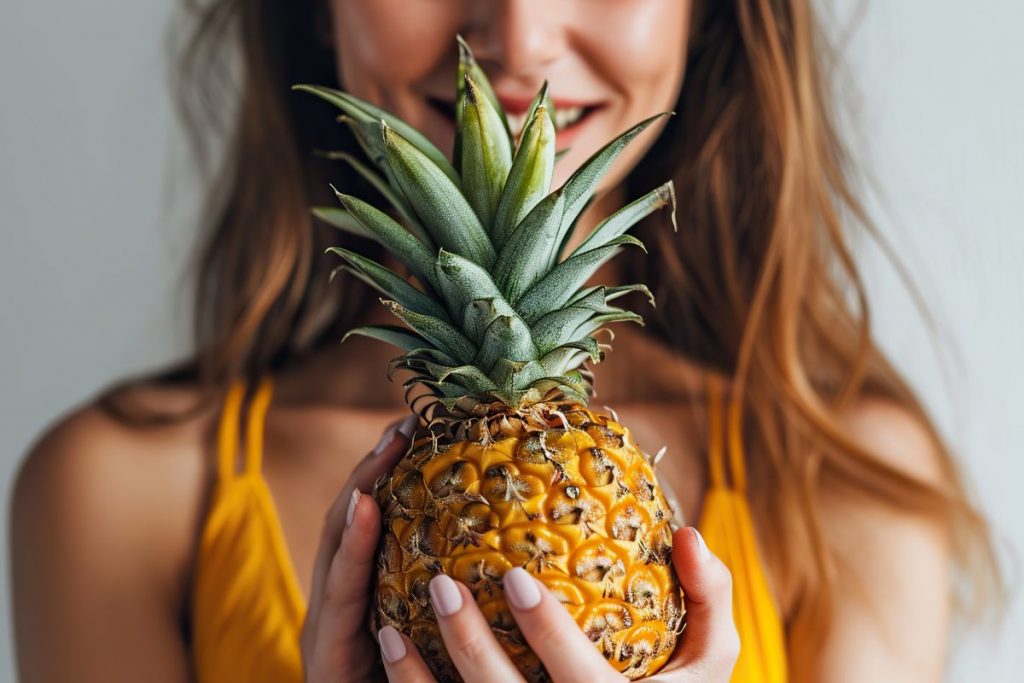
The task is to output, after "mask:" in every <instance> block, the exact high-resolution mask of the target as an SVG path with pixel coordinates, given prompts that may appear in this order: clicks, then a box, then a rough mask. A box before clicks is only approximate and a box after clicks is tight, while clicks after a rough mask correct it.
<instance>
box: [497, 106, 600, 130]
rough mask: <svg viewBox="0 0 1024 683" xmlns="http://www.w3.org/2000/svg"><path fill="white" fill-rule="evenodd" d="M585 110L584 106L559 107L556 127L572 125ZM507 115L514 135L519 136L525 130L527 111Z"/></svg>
mask: <svg viewBox="0 0 1024 683" xmlns="http://www.w3.org/2000/svg"><path fill="white" fill-rule="evenodd" d="M584 111H585V108H584V107H568V108H566V109H558V110H557V111H555V128H557V129H558V130H562V129H563V128H566V127H567V126H571V125H572V124H574V123H576V122H577V121H579V120H580V119H581V118H582V117H583V112H584ZM505 117H506V118H507V119H508V127H509V128H511V129H512V135H514V136H516V137H518V136H519V134H520V133H522V132H523V126H525V125H526V112H525V111H524V112H522V113H520V114H513V113H512V112H505Z"/></svg>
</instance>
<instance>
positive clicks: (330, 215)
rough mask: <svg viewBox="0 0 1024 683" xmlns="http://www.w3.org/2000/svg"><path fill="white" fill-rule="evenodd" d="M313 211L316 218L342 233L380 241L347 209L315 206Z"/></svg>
mask: <svg viewBox="0 0 1024 683" xmlns="http://www.w3.org/2000/svg"><path fill="white" fill-rule="evenodd" d="M312 211H313V215H314V216H315V217H316V218H319V219H320V220H322V221H323V222H325V223H327V224H328V225H331V226H333V227H335V228H337V229H338V230H341V231H342V232H347V233H349V234H350V235H355V236H356V237H362V238H364V239H368V240H374V241H375V242H376V241H378V240H377V235H375V234H374V233H373V232H371V231H370V230H367V229H366V228H364V227H363V224H362V223H360V222H359V221H358V220H357V219H356V217H355V216H353V215H352V214H350V213H349V212H348V211H346V210H345V209H339V208H337V207H334V206H314V207H313V209H312Z"/></svg>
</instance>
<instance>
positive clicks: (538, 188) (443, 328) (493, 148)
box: [294, 37, 675, 410]
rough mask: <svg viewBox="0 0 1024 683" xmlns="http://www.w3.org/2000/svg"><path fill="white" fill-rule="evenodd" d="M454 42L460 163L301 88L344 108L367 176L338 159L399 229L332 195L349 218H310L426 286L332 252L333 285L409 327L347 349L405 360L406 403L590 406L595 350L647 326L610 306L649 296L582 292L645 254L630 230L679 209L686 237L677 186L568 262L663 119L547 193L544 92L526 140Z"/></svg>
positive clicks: (336, 99) (363, 109)
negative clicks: (598, 205)
mask: <svg viewBox="0 0 1024 683" xmlns="http://www.w3.org/2000/svg"><path fill="white" fill-rule="evenodd" d="M458 44H459V55H460V56H459V66H458V77H457V79H456V101H455V112H456V133H455V144H454V151H453V155H452V159H453V160H454V163H453V162H450V161H449V160H448V159H447V158H446V157H445V156H444V154H442V153H441V152H440V150H438V149H437V147H435V146H434V145H433V144H432V143H431V142H430V141H429V140H428V139H427V138H426V137H425V136H424V135H423V134H422V133H420V132H419V131H417V130H416V129H415V128H413V127H412V126H410V125H409V124H408V123H406V122H404V121H402V120H401V119H399V118H398V117H396V116H394V115H393V114H390V113H389V112H387V111H384V110H383V109H380V108H378V107H376V106H374V105H372V104H370V103H368V102H365V101H363V100H360V99H358V98H356V97H353V96H352V95H350V94H348V93H345V92H342V91H338V90H334V89H330V88H324V87H320V86H314V85H296V86H294V89H297V90H303V91H306V92H310V93H312V94H314V95H317V96H319V97H321V98H323V99H324V100H326V101H328V102H330V103H332V104H334V105H336V106H337V107H338V108H339V109H341V110H342V112H343V113H342V114H341V115H340V116H339V117H338V120H339V121H340V122H343V123H345V124H347V125H348V126H349V127H350V128H351V130H352V132H353V133H354V135H355V138H356V140H357V141H358V143H359V145H360V147H361V148H362V149H363V151H364V152H365V153H366V156H367V157H368V159H369V161H370V163H371V164H372V166H371V165H367V164H364V163H362V162H361V161H359V160H358V159H356V158H354V157H353V156H351V155H349V154H345V153H331V154H329V155H328V156H330V157H332V158H338V159H341V160H343V161H345V162H346V163H348V164H349V165H351V166H352V168H353V169H355V170H356V171H357V172H358V173H359V174H360V175H361V176H362V177H364V178H365V179H366V180H367V181H368V182H369V183H370V184H371V185H372V186H373V187H375V188H376V189H377V190H378V191H379V192H380V193H381V195H383V197H384V198H385V199H386V200H387V201H388V202H389V203H390V204H391V205H392V207H393V208H394V210H395V211H396V212H397V214H398V218H400V219H401V220H402V221H403V223H404V225H403V224H400V223H399V222H398V221H397V220H396V219H395V218H393V217H392V216H391V215H388V214H387V213H385V212H384V211H382V210H380V209H378V208H376V207H374V206H371V205H370V204H368V203H367V202H365V201H362V200H360V199H358V198H356V197H353V196H350V195H347V194H344V193H342V192H339V191H338V190H336V189H335V190H334V191H335V194H336V195H337V197H338V199H339V201H340V202H341V205H342V208H336V207H316V208H314V209H313V213H314V215H316V216H317V217H318V218H320V219H322V220H324V221H326V222H328V223H330V224H331V225H334V226H335V227H337V228H340V229H341V230H344V231H346V232H349V233H354V234H356V235H358V236H361V237H365V238H368V239H371V240H374V241H376V242H378V243H380V244H381V245H382V246H383V247H384V249H385V250H387V251H388V252H389V253H391V254H392V255H393V256H394V257H395V258H396V259H398V261H400V262H401V263H402V264H404V266H405V267H406V268H408V270H409V272H410V273H411V275H412V276H414V278H415V281H416V284H415V285H414V284H413V283H411V282H410V281H409V280H407V279H406V278H404V277H402V276H401V275H399V274H397V273H395V272H394V271H392V270H390V269H389V268H387V267H385V266H383V265H382V264H380V263H377V262H375V261H373V260H371V259H369V258H366V257H365V256H362V255H360V254H358V253H355V252H353V251H350V250H348V249H342V248H340V247H334V248H331V249H329V250H328V251H329V252H331V253H334V254H336V255H338V256H340V257H341V258H342V259H343V260H344V264H343V265H341V266H339V267H338V268H336V269H335V271H334V272H333V273H332V277H333V276H334V274H335V273H337V272H338V271H339V270H342V271H346V272H348V273H351V274H352V275H353V276H355V277H357V278H359V279H360V280H362V281H364V282H366V283H367V284H369V285H371V286H372V287H374V288H375V289H377V290H379V291H380V292H381V293H382V294H383V295H384V296H383V298H382V299H381V301H382V302H383V304H384V305H385V306H387V307H388V309H389V310H390V311H391V312H392V313H393V314H394V315H395V316H396V317H397V318H398V319H399V320H400V321H401V322H402V323H404V326H366V327H359V328H356V329H353V330H351V331H350V332H349V333H348V334H347V335H345V336H346V338H347V337H348V336H349V335H353V334H358V335H363V336H367V337H371V338H374V339H378V340H380V341H384V342H388V343H390V344H393V345H395V346H397V347H399V348H400V349H402V351H403V354H402V355H400V356H399V357H397V358H395V359H394V360H393V361H392V363H391V368H390V369H391V370H394V369H402V370H408V371H411V373H412V376H411V378H410V379H409V380H408V381H407V382H406V388H407V390H410V389H411V388H412V387H414V386H416V385H423V386H425V387H427V388H428V390H429V395H430V396H432V397H435V398H436V399H437V400H439V401H441V402H442V403H443V404H444V405H445V407H446V408H447V409H448V410H452V409H453V408H454V407H455V406H456V405H458V404H460V402H462V401H464V400H466V399H470V400H471V401H473V402H476V403H480V402H493V401H499V402H501V403H503V404H505V405H507V406H510V407H512V408H513V409H518V408H520V407H523V406H526V405H529V404H532V403H536V402H538V401H541V400H550V399H551V397H552V396H561V397H564V398H567V399H570V400H575V401H579V402H581V403H583V404H586V403H587V402H588V399H589V397H590V394H591V391H592V384H591V375H590V373H589V372H588V371H587V369H586V367H585V363H586V362H587V361H593V362H599V361H600V360H601V358H602V357H603V353H604V350H605V349H606V348H607V345H605V344H601V343H599V342H598V339H597V334H598V333H599V331H600V330H602V329H603V328H604V326H605V325H607V324H609V323H614V322H620V321H630V322H636V323H640V324H642V323H643V318H642V317H641V316H640V315H638V314H637V313H634V312H631V311H627V310H624V309H622V308H618V307H616V306H613V305H612V302H613V301H614V300H615V299H617V298H619V297H621V296H623V295H624V294H627V293H629V292H634V291H640V292H643V293H645V294H646V295H647V297H648V298H649V299H651V301H652V303H653V298H652V297H651V293H650V291H649V290H648V289H647V287H646V286H644V285H642V284H632V285H624V286H617V287H603V286H596V287H584V286H583V285H584V284H585V283H586V282H587V280H588V279H589V278H590V276H591V275H592V274H593V273H594V272H595V271H596V270H597V269H598V268H599V267H600V266H601V265H602V264H604V263H605V262H607V261H608V260H609V259H611V258H612V257H613V256H615V255H616V254H617V253H619V251H620V250H621V249H622V248H623V247H625V246H628V245H635V246H638V247H640V248H643V244H642V243H641V242H640V241H639V240H637V239H636V238H635V237H632V236H630V235H627V234H626V231H627V230H629V228H630V227H632V226H633V225H634V224H636V223H637V222H638V221H639V220H641V219H642V218H644V217H645V216H647V215H649V214H651V213H653V212H654V211H656V210H658V209H660V208H663V207H665V206H667V205H671V207H672V219H673V226H674V225H675V194H674V191H673V188H672V183H671V182H668V183H665V184H664V185H661V186H660V187H658V188H656V189H655V190H653V191H651V192H650V193H648V194H646V195H644V196H643V197H640V198H639V199H637V200H636V201H634V202H632V203H630V204H628V205H626V206H625V207H623V208H622V209H620V210H619V211H617V212H615V213H613V214H612V215H611V216H609V217H607V218H606V219H605V220H603V221H602V222H601V223H600V224H599V225H598V226H597V227H596V228H595V229H594V230H593V231H592V232H591V234H590V235H588V236H587V238H586V239H585V240H584V241H583V243H582V244H580V245H579V246H578V247H576V248H575V249H574V250H573V251H572V253H569V254H564V253H563V252H564V251H565V250H566V245H567V244H568V243H569V238H570V237H571V235H572V233H573V230H574V228H575V227H576V222H577V220H578V218H579V216H580V215H581V214H582V212H583V210H584V209H585V208H586V206H587V205H588V203H589V202H590V201H591V200H592V199H593V197H594V192H595V188H596V186H597V183H598V182H599V181H600V179H601V178H602V176H603V175H604V174H605V173H606V172H607V170H608V169H609V167H610V166H611V165H612V163H613V162H614V161H615V159H616V158H617V156H618V155H619V153H620V152H621V151H622V150H623V149H624V148H625V146H626V145H627V144H629V142H630V141H631V140H632V139H633V138H635V137H636V136H637V135H638V134H639V133H640V132H642V131H643V130H644V129H646V128H647V127H648V126H650V125H651V124H652V123H654V122H655V121H656V120H657V119H658V118H660V117H661V116H664V115H666V114H667V113H668V112H665V113H662V114H657V115H655V116H652V117H650V118H648V119H646V120H644V121H642V122H640V123H639V124H637V125H635V126H633V127H632V128H630V129H629V130H627V131H626V132H624V133H623V134H622V135H620V136H619V137H617V138H616V139H614V140H612V141H611V142H609V143H608V144H607V145H605V146H604V147H603V148H601V149H600V150H599V151H598V152H597V153H595V154H594V155H593V156H592V157H591V158H590V159H588V160H587V161H586V162H585V163H584V164H583V165H582V166H581V167H580V168H579V169H578V170H577V171H576V172H575V173H573V174H572V176H571V177H570V178H569V179H568V180H567V181H566V182H565V184H564V185H562V186H561V187H560V188H558V189H556V190H554V191H550V185H551V181H552V176H553V172H554V165H555V161H556V158H557V156H558V155H557V154H556V153H555V126H554V123H553V122H554V120H555V117H554V107H553V104H552V102H551V98H550V96H549V95H548V84H547V82H546V81H545V83H544V85H543V87H542V88H541V90H540V92H538V93H537V95H536V97H535V98H534V99H533V102H532V104H531V105H530V108H529V109H528V111H527V116H526V118H525V124H524V127H523V130H522V133H521V134H520V135H519V136H518V139H516V136H514V135H513V133H512V131H511V129H510V127H509V124H508V119H507V117H506V115H505V112H504V110H503V108H502V106H501V104H500V102H499V101H498V98H497V97H496V96H495V94H494V91H493V90H492V88H491V86H490V83H489V82H488V80H487V77H486V75H485V74H484V72H483V70H482V69H481V68H480V66H479V65H478V64H477V63H476V61H475V60H474V59H473V54H472V52H471V51H470V49H469V46H468V45H467V44H466V43H465V41H463V40H462V38H461V37H459V38H458ZM332 189H334V188H333V187H332ZM417 285H418V286H417Z"/></svg>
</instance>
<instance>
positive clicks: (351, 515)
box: [345, 489, 362, 527]
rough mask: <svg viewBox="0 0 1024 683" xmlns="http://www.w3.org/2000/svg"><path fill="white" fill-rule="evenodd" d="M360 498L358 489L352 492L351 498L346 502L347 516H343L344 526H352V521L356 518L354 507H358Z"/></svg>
mask: <svg viewBox="0 0 1024 683" xmlns="http://www.w3.org/2000/svg"><path fill="white" fill-rule="evenodd" d="M361 496H362V494H361V493H359V489H356V490H355V491H353V492H352V498H351V500H349V501H348V514H347V515H346V516H345V526H347V527H349V526H352V520H353V519H355V517H356V506H358V505H359V498H360V497H361Z"/></svg>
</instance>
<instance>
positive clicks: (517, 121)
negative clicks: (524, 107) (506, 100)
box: [505, 111, 526, 137]
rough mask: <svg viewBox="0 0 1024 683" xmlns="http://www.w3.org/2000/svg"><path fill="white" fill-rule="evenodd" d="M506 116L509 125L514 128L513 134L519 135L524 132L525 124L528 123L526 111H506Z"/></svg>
mask: <svg viewBox="0 0 1024 683" xmlns="http://www.w3.org/2000/svg"><path fill="white" fill-rule="evenodd" d="M505 117H506V118H507V119H508V127H509V128H511V129H512V135H514V136H516V137H519V134H520V133H522V132H523V126H524V125H525V124H526V112H525V111H524V112H523V113H521V114H513V113H512V112H505Z"/></svg>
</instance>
